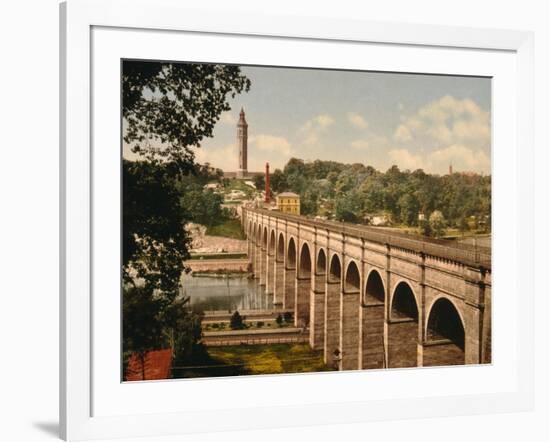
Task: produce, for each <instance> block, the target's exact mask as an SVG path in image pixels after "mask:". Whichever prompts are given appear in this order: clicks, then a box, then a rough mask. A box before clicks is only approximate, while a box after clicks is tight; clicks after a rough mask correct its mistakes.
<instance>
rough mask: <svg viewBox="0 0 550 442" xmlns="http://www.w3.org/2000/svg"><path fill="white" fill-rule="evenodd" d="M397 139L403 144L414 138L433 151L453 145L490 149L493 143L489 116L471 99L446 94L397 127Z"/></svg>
mask: <svg viewBox="0 0 550 442" xmlns="http://www.w3.org/2000/svg"><path fill="white" fill-rule="evenodd" d="M409 135H410V136H409ZM394 139H395V140H396V141H398V142H401V143H406V142H409V141H411V140H413V139H414V140H416V141H418V142H421V143H424V144H428V145H431V147H433V148H440V147H445V146H450V145H453V144H462V145H464V146H467V147H469V148H471V149H479V148H487V147H488V146H489V145H490V141H491V127H490V114H489V112H487V111H485V110H483V109H481V108H480V107H479V106H478V105H477V103H476V102H474V101H473V100H471V99H469V98H466V99H457V98H454V97H452V96H450V95H446V96H444V97H441V98H440V99H439V100H435V101H432V102H431V103H428V104H426V105H425V106H422V107H421V108H419V109H418V111H417V112H416V113H415V114H414V115H412V116H410V117H408V118H405V119H404V120H403V123H401V124H400V125H399V126H398V127H397V129H396V131H395V133H394Z"/></svg>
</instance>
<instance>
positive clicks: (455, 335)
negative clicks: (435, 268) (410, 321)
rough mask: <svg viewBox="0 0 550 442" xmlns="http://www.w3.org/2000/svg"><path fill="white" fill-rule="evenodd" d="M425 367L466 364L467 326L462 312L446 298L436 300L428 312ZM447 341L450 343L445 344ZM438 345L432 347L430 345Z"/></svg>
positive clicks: (441, 297)
mask: <svg viewBox="0 0 550 442" xmlns="http://www.w3.org/2000/svg"><path fill="white" fill-rule="evenodd" d="M427 318H428V320H427V321H426V329H425V332H426V335H425V336H426V341H427V346H426V347H425V348H424V360H423V365H426V366H429V365H462V364H464V363H465V341H466V339H465V337H466V334H465V330H466V327H465V324H464V320H463V318H462V316H461V314H460V310H459V309H458V308H457V307H456V305H455V304H454V302H452V301H451V300H450V299H449V298H447V297H446V296H440V297H438V298H436V299H435V300H434V302H433V303H432V304H431V306H430V309H429V310H428V315H427ZM445 341H448V342H447V343H445ZM434 342H435V343H438V345H430V343H432V344H433V343H434Z"/></svg>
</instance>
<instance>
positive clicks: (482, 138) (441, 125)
mask: <svg viewBox="0 0 550 442" xmlns="http://www.w3.org/2000/svg"><path fill="white" fill-rule="evenodd" d="M242 72H243V73H244V74H245V75H246V76H247V77H248V78H249V79H250V81H251V87H250V91H249V92H248V93H242V94H240V95H238V96H236V97H235V98H234V99H231V100H230V105H231V108H232V109H231V111H229V112H225V113H223V114H222V115H221V118H220V121H219V122H218V123H217V125H216V127H215V129H214V133H213V137H212V138H208V139H205V140H204V141H203V143H202V147H201V148H200V149H197V150H196V159H197V161H198V162H200V163H205V162H209V163H210V164H211V165H212V166H214V167H219V168H221V169H223V170H225V171H234V170H236V169H237V168H238V151H237V143H236V124H237V120H238V114H239V111H240V109H241V107H243V108H244V110H245V112H246V120H247V122H248V170H249V171H262V170H264V167H265V163H266V162H269V164H270V167H271V170H273V169H275V168H283V167H284V165H285V164H286V162H287V161H288V160H289V159H290V158H291V157H296V158H301V159H303V160H306V161H313V160H316V159H322V160H335V161H340V162H344V163H363V164H365V165H371V166H373V167H375V168H376V169H378V170H381V171H385V170H387V169H388V168H389V167H391V166H392V165H394V164H395V165H397V166H398V167H399V168H400V169H402V170H405V169H410V170H415V169H418V168H422V169H424V170H425V171H426V172H429V173H438V174H444V173H447V171H448V169H449V164H452V165H453V170H454V171H472V172H478V173H483V174H489V173H490V171H491V116H490V109H491V80H490V79H489V78H479V77H457V76H440V75H419V74H397V73H386V72H365V71H339V70H314V69H298V68H277V67H252V66H243V67H242Z"/></svg>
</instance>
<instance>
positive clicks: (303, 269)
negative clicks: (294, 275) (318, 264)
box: [298, 242, 311, 278]
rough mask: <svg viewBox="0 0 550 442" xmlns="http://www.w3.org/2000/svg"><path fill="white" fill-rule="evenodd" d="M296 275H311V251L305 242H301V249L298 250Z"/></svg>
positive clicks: (302, 276)
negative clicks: (298, 264) (298, 258)
mask: <svg viewBox="0 0 550 442" xmlns="http://www.w3.org/2000/svg"><path fill="white" fill-rule="evenodd" d="M298 277H300V278H309V277H311V251H310V249H309V245H308V243H307V242H304V243H303V244H302V249H301V250H300V269H299V272H298Z"/></svg>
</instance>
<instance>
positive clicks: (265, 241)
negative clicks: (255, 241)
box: [262, 226, 268, 249]
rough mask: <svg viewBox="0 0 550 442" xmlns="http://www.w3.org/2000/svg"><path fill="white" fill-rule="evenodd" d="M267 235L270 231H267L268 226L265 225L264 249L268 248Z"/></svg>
mask: <svg viewBox="0 0 550 442" xmlns="http://www.w3.org/2000/svg"><path fill="white" fill-rule="evenodd" d="M267 236H268V233H267V226H266V227H264V232H263V237H262V247H263V248H264V249H267Z"/></svg>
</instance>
